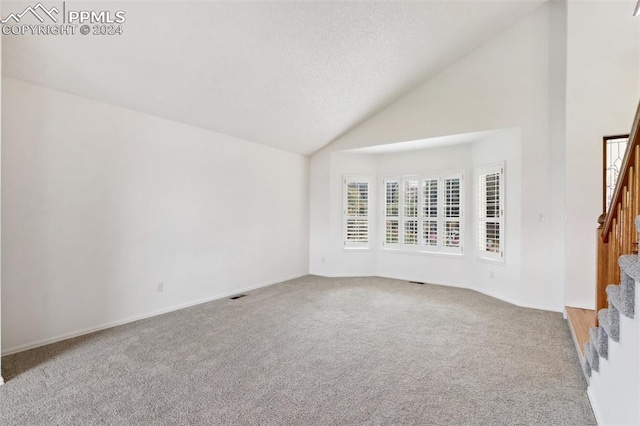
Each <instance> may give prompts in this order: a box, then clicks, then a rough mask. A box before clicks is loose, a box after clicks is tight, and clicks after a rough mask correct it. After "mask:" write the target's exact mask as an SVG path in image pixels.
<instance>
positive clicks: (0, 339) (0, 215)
mask: <svg viewBox="0 0 640 426" xmlns="http://www.w3.org/2000/svg"><path fill="white" fill-rule="evenodd" d="M0 3H2V2H1V1H0ZM0 75H2V37H0ZM1 100H2V79H0V194H1V192H2V149H1V148H2V102H1ZM0 217H2V197H1V196H0ZM1 240H2V221H1V220H0V241H1ZM0 259H2V244H0ZM1 301H2V262H0V353H1V352H2V303H1ZM2 383H4V379H3V378H2V358H0V384H2Z"/></svg>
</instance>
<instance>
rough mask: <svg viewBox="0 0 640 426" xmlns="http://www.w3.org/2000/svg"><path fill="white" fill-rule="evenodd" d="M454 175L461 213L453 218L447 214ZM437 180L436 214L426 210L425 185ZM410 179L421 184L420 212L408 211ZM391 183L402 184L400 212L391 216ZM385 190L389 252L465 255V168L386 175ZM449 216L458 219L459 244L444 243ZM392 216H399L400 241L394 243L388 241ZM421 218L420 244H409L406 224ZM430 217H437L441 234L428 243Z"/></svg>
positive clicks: (384, 242) (384, 232) (384, 244)
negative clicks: (449, 186)
mask: <svg viewBox="0 0 640 426" xmlns="http://www.w3.org/2000/svg"><path fill="white" fill-rule="evenodd" d="M450 179H458V180H459V186H458V193H459V199H458V204H457V208H458V210H457V211H458V213H459V214H458V216H457V217H455V218H453V217H449V218H447V217H446V216H445V213H444V212H445V200H446V197H445V182H446V181H447V180H450ZM433 181H436V182H437V184H436V185H437V189H436V193H437V201H436V215H435V216H427V215H426V214H425V210H424V208H425V199H424V195H425V185H426V182H433ZM409 182H417V184H418V189H417V191H418V202H417V210H418V211H417V215H416V216H412V215H407V214H406V213H407V212H406V210H405V208H406V206H405V204H406V196H405V195H406V191H405V188H406V185H407V183H409ZM389 183H397V184H398V188H399V190H398V193H399V195H398V215H397V216H390V215H388V213H389V212H388V211H387V210H388V205H389V204H388V202H387V201H388V200H387V188H388V184H389ZM382 188H383V190H382V193H383V194H384V196H383V197H382V204H383V206H382V217H383V220H382V224H381V229H382V238H383V239H382V247H383V250H385V251H389V252H398V253H423V254H446V255H454V256H462V255H463V254H464V235H465V234H464V225H465V223H464V220H465V219H464V209H465V206H464V204H465V195H464V194H465V191H464V189H465V188H464V171H463V170H453V171H443V172H431V173H425V174H420V175H417V174H413V175H402V176H397V175H396V176H386V177H384V178H383V179H382ZM447 219H455V220H454V221H456V222H458V224H459V225H458V245H457V246H455V247H448V246H445V244H444V231H445V229H444V226H445V223H446V221H447ZM390 220H394V221H395V220H397V222H398V235H397V242H396V243H391V242H388V241H387V222H388V221H390ZM413 220H417V244H407V243H406V241H405V235H404V234H405V233H404V231H405V224H406V222H407V221H413ZM427 221H435V222H436V223H437V228H436V229H437V236H436V244H435V245H428V244H425V229H424V226H425V222H427Z"/></svg>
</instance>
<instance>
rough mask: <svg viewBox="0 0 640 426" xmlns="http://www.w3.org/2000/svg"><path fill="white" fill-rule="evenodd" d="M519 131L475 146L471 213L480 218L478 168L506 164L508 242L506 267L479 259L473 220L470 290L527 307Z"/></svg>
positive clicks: (506, 226) (514, 130) (505, 193)
mask: <svg viewBox="0 0 640 426" xmlns="http://www.w3.org/2000/svg"><path fill="white" fill-rule="evenodd" d="M520 143H521V141H520V129H509V130H505V131H504V132H501V133H498V134H496V135H492V136H490V137H487V138H485V139H482V140H479V141H477V142H475V143H473V144H472V145H471V147H472V157H471V158H472V167H473V173H472V176H471V177H472V182H471V183H472V194H473V197H472V198H471V200H472V202H471V206H472V209H471V211H472V212H473V217H476V218H477V217H478V215H479V211H478V206H479V192H480V188H479V182H478V180H479V174H478V173H477V171H478V168H481V167H484V166H488V165H492V164H498V163H504V166H505V169H504V182H505V189H504V197H505V200H504V202H505V206H504V210H505V234H504V235H505V241H504V249H505V250H504V253H505V259H504V263H503V264H495V263H491V262H484V261H481V260H477V257H478V244H477V239H476V236H477V235H478V234H479V229H478V222H477V221H475V220H474V221H472V227H471V228H470V234H471V237H472V244H471V246H470V247H471V248H472V250H473V251H472V254H473V257H474V262H473V263H472V267H473V269H472V271H471V277H472V279H471V280H470V287H471V288H474V289H476V290H478V291H480V292H482V293H485V294H488V295H491V296H494V297H497V298H500V299H503V300H506V301H508V302H511V303H515V304H519V305H527V304H528V303H527V299H526V298H525V297H523V296H522V294H523V293H524V289H523V287H522V286H523V282H522V279H521V276H520V271H521V269H522V245H521V241H522V229H521V227H522V224H521V218H522V198H523V197H522V193H521V191H520V188H521V187H522V174H521V170H522V159H521V153H520V151H521V147H520Z"/></svg>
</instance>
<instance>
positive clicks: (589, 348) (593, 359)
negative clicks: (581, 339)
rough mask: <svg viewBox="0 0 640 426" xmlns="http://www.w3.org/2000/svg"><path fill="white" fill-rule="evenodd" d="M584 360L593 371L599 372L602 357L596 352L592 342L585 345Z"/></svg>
mask: <svg viewBox="0 0 640 426" xmlns="http://www.w3.org/2000/svg"><path fill="white" fill-rule="evenodd" d="M584 358H585V360H586V361H587V362H588V363H589V365H590V366H591V369H592V370H593V371H596V372H597V371H599V369H600V368H599V367H600V362H599V361H600V356H598V352H596V350H595V348H594V346H593V344H592V343H591V342H587V343H585V344H584Z"/></svg>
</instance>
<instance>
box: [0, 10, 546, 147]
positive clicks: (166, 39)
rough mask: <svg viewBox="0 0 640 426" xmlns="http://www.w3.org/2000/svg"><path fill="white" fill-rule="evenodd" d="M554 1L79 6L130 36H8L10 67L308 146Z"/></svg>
mask: <svg viewBox="0 0 640 426" xmlns="http://www.w3.org/2000/svg"><path fill="white" fill-rule="evenodd" d="M543 2H544V0H536V1H528V0H522V1H520V0H490V1H480V0H474V1H456V0H453V1H452V0H446V1H411V2H401V1H358V2H352V1H349V2H347V1H319V2H306V1H282V2H271V1H256V2H244V1H243V2H232V1H220V2H208V1H159V2H154V1H135V2H132V1H129V2H113V1H108V2H101V1H92V2H82V3H77V2H73V3H72V2H67V5H74V6H75V7H76V9H88V10H111V11H115V10H124V11H125V12H126V18H127V20H126V22H125V23H124V24H123V26H122V28H123V34H122V35H112V36H97V35H87V36H83V35H79V34H77V35H74V36H4V37H3V73H4V74H5V75H7V76H10V77H15V78H19V79H22V80H26V81H29V82H32V83H35V84H38V85H42V86H46V87H50V88H54V89H58V90H61V91H64V92H68V93H71V94H75V95H79V96H84V97H86V98H90V99H95V100H98V101H103V102H107V103H111V104H115V105H119V106H123V107H126V108H130V109H133V110H136V111H140V112H144V113H148V114H153V115H155V116H159V117H163V118H166V119H170V120H175V121H178V122H182V123H186V124H190V125H194V126H198V127H201V128H205V129H209V130H213V131H216V132H220V133H224V134H227V135H232V136H236V137H240V138H244V139H247V140H251V141H254V142H258V143H262V144H266V145H270V146H273V147H277V148H282V149H285V150H289V151H293V152H298V153H302V154H309V153H312V152H314V151H316V150H318V149H320V148H322V147H323V146H325V145H326V144H328V143H330V142H331V141H332V140H334V139H335V138H336V137H338V136H340V135H341V134H343V133H344V132H346V131H348V130H349V129H350V128H352V127H354V126H355V125H357V124H358V123H360V122H361V121H362V120H364V119H366V118H367V117H368V116H370V115H371V114H373V113H374V112H376V111H378V110H380V109H381V108H382V107H384V106H385V105H387V104H389V103H390V102H392V101H393V100H394V99H397V98H398V97H399V96H401V95H402V94H404V93H406V92H407V91H408V90H410V89H411V88H413V87H415V86H416V85H417V84H419V83H420V82H422V81H424V80H426V79H428V78H430V77H432V76H433V75H435V74H436V73H438V72H439V71H441V70H443V69H444V68H446V67H447V66H448V65H449V64H451V63H452V62H454V61H456V60H457V59H459V58H461V57H463V56H464V55H466V54H468V53H469V52H471V51H473V50H474V49H475V48H477V47H478V46H480V45H481V44H483V43H485V42H487V41H488V40H490V39H491V38H492V37H494V36H495V35H497V34H498V33H499V32H501V31H502V30H504V29H506V28H507V27H508V26H510V25H512V24H513V23H515V22H516V21H517V20H519V19H521V18H522V17H523V16H525V15H527V14H528V13H530V12H531V11H533V9H535V8H536V7H538V6H539V5H540V4H542V3H543ZM45 3H46V4H47V5H49V4H54V3H55V2H45ZM59 3H61V2H59ZM29 4H30V3H23V2H11V1H9V2H7V1H4V2H2V13H3V16H6V15H7V14H8V13H11V12H20V11H21V10H23V9H24V8H25V7H26V6H28V5H29ZM79 5H81V7H79ZM68 7H69V6H68ZM103 131H109V129H103Z"/></svg>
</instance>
